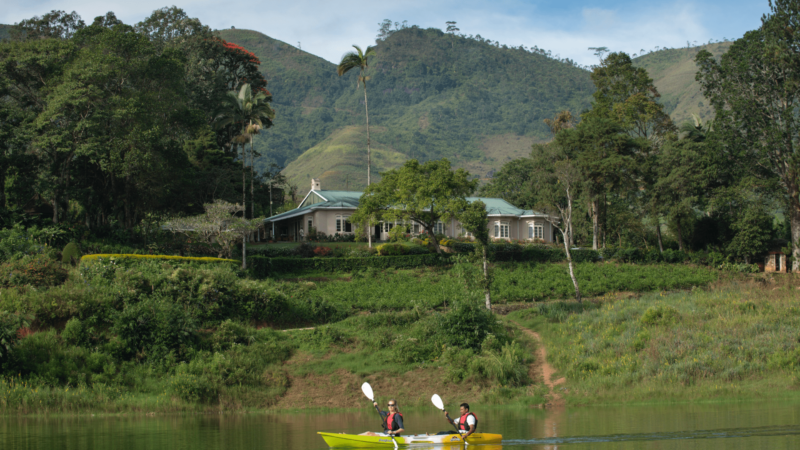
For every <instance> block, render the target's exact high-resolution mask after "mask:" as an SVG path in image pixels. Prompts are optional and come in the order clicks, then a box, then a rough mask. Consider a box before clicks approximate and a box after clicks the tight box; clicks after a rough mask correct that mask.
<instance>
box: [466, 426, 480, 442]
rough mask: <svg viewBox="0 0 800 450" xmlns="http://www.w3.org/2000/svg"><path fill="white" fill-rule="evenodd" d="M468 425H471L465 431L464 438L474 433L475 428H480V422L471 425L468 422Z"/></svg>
mask: <svg viewBox="0 0 800 450" xmlns="http://www.w3.org/2000/svg"><path fill="white" fill-rule="evenodd" d="M467 426H468V427H469V431H467V432H466V433H464V439H466V438H468V437H469V435H470V434H472V433H474V432H475V430H477V429H478V424H477V423H476V424H475V425H470V423H469V422H467Z"/></svg>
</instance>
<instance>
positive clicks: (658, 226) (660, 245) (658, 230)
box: [656, 216, 664, 253]
mask: <svg viewBox="0 0 800 450" xmlns="http://www.w3.org/2000/svg"><path fill="white" fill-rule="evenodd" d="M656 237H657V238H658V251H659V252H661V253H664V244H663V243H662V242H661V218H660V217H658V216H656Z"/></svg>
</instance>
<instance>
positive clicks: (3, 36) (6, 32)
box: [0, 23, 11, 40]
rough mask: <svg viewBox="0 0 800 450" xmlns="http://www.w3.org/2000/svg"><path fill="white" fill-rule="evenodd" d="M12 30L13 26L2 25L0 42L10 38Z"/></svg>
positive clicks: (0, 25)
mask: <svg viewBox="0 0 800 450" xmlns="http://www.w3.org/2000/svg"><path fill="white" fill-rule="evenodd" d="M10 30H11V25H3V24H1V23H0V40H3V39H6V38H8V37H9V31H10Z"/></svg>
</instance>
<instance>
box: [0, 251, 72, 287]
mask: <svg viewBox="0 0 800 450" xmlns="http://www.w3.org/2000/svg"><path fill="white" fill-rule="evenodd" d="M66 279H67V270H66V269H64V268H63V267H62V266H61V264H60V263H59V262H56V261H54V260H53V259H52V258H51V257H49V256H47V255H45V254H41V253H39V254H32V255H26V256H23V257H22V258H21V259H13V260H10V261H7V262H5V263H3V264H0V286H3V287H13V286H39V287H42V286H56V285H59V284H61V283H63V282H64V281H65V280H66Z"/></svg>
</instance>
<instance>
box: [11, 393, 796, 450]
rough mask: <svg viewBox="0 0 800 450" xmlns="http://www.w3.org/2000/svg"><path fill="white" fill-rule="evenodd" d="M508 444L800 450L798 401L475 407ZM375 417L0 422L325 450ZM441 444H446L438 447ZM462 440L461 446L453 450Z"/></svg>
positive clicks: (233, 445) (23, 445)
mask: <svg viewBox="0 0 800 450" xmlns="http://www.w3.org/2000/svg"><path fill="white" fill-rule="evenodd" d="M475 412H476V413H477V415H478V418H479V420H480V422H479V423H480V427H481V429H482V430H484V431H488V432H495V433H502V434H503V445H502V446H483V447H478V446H476V447H473V448H474V449H475V450H506V449H514V450H532V449H537V450H538V449H553V450H554V449H562V450H569V449H652V450H669V449H681V450H691V449H770V450H772V449H775V450H780V449H793V450H794V449H800V404H797V403H775V402H771V403H745V404H722V405H720V404H713V405H677V406H626V407H581V408H572V409H569V408H568V409H565V410H563V411H555V412H553V411H541V410H537V409H530V410H527V409H490V410H486V411H480V410H477V411H475ZM404 416H405V421H406V427H407V429H408V430H409V431H411V432H414V433H418V432H428V431H430V432H435V431H440V430H446V429H447V423H446V422H445V421H444V420H443V419H442V414H441V413H439V412H436V411H435V410H433V408H431V410H430V411H427V410H426V411H423V410H409V411H407V412H406V413H404ZM378 423H379V421H378V419H377V414H375V413H374V411H373V412H372V413H370V412H369V410H367V409H366V408H365V411H364V412H350V413H327V414H325V413H323V414H318V413H315V414H248V415H220V416H209V415H204V416H157V417H135V418H128V417H102V418H100V417H81V418H15V417H7V418H1V419H0V449H3V450H97V449H120V450H184V449H186V450H189V449H191V450H241V449H247V450H256V449H284V450H301V449H302V450H315V449H319V450H324V449H327V448H328V447H327V446H326V445H325V442H324V441H323V440H322V438H320V437H319V436H317V434H316V432H317V431H331V432H346V433H360V432H362V431H365V430H368V429H373V430H374V429H377V428H378ZM439 448H440V449H441V448H442V447H439ZM456 448H459V447H454V448H453V449H456Z"/></svg>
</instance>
